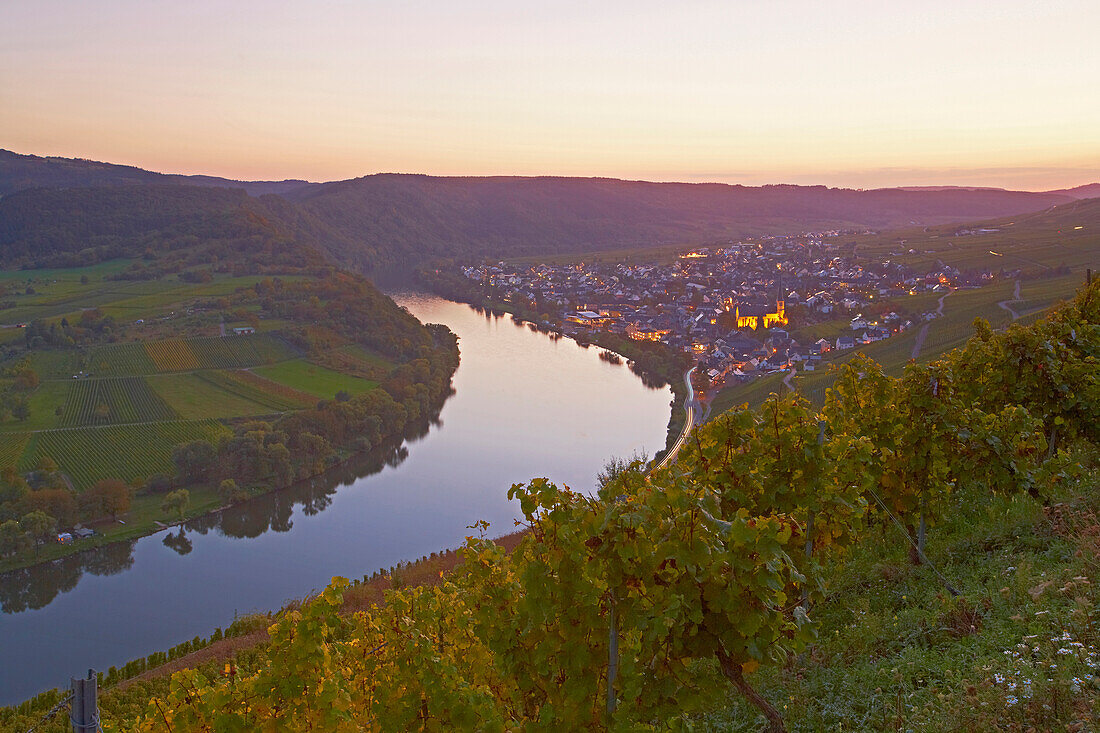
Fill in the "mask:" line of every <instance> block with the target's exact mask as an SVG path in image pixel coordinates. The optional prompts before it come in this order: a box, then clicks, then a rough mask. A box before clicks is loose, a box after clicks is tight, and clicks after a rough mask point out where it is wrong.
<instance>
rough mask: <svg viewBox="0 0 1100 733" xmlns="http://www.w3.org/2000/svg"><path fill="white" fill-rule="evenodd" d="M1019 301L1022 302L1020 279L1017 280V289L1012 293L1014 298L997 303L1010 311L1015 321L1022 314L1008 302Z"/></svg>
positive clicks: (1009, 313)
mask: <svg viewBox="0 0 1100 733" xmlns="http://www.w3.org/2000/svg"><path fill="white" fill-rule="evenodd" d="M1019 302H1020V281H1019V280H1017V281H1016V290H1015V291H1013V293H1012V300H1002V301H1001V302H999V303H997V305H999V306H1000V307H1001V308H1003V309H1005V310H1006V311H1008V315H1010V316H1012V320H1014V321H1015V320H1016V319H1017V318H1019V317H1020V314H1019V313H1017V312H1016V311H1014V310H1012V308H1010V307H1009V305H1008V304H1009V303H1019Z"/></svg>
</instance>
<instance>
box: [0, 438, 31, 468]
mask: <svg viewBox="0 0 1100 733" xmlns="http://www.w3.org/2000/svg"><path fill="white" fill-rule="evenodd" d="M30 439H31V434H30V433H0V466H14V465H15V464H16V463H18V462H19V457H20V456H22V455H23V450H24V449H25V448H26V447H27V441H29V440H30Z"/></svg>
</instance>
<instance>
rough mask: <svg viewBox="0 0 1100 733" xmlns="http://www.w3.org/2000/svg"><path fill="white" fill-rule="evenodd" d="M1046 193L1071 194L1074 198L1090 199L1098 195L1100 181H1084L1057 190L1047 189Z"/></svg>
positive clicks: (1099, 193)
mask: <svg viewBox="0 0 1100 733" xmlns="http://www.w3.org/2000/svg"><path fill="white" fill-rule="evenodd" d="M1047 193H1050V194H1060V195H1064V196H1072V197H1073V198H1075V199H1091V198H1096V197H1098V196H1100V183H1086V184H1085V185H1083V186H1075V187H1073V188H1061V189H1058V190H1057V191H1047Z"/></svg>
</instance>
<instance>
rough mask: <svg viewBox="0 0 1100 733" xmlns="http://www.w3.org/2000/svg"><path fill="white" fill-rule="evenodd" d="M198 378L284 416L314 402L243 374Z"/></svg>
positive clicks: (221, 373)
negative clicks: (284, 413)
mask: <svg viewBox="0 0 1100 733" xmlns="http://www.w3.org/2000/svg"><path fill="white" fill-rule="evenodd" d="M199 377H200V378H202V379H204V380H206V381H207V382H209V383H210V384H213V385H214V386H216V387H218V388H220V389H222V390H224V391H226V392H228V393H230V394H233V395H236V396H238V397H243V398H244V399H247V400H251V401H252V402H254V403H256V404H259V405H263V406H265V407H267V408H268V412H286V411H288V410H300V409H302V408H303V407H312V406H313V405H315V404H317V400H316V398H315V397H314V396H313V395H311V394H309V393H307V392H302V391H300V390H297V389H294V388H293V387H288V386H287V385H284V384H279V383H277V382H273V381H271V380H270V379H265V378H264V377H261V376H259V375H258V374H254V373H252V372H249V371H244V370H234V371H220V370H209V371H205V372H200V373H199Z"/></svg>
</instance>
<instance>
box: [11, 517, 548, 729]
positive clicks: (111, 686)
mask: <svg viewBox="0 0 1100 733" xmlns="http://www.w3.org/2000/svg"><path fill="white" fill-rule="evenodd" d="M525 534H526V530H521V531H519V532H513V533H510V534H507V535H503V536H501V537H498V538H496V539H494V540H493V541H494V542H495V543H497V544H498V545H500V546H501V547H503V548H504V549H505V551H507V552H511V551H512V550H514V549H515V547H516V546H517V545H518V544H519V542H520V540H521V539H522V538H523V536H524V535H525ZM462 561H463V560H462V556H461V554H460V551H459V550H458V549H448V550H443V551H439V552H433V553H432V554H431V555H428V556H423V557H421V558H419V559H417V560H412V561H408V562H401V563H398V564H397V565H395V566H393V567H390V568H380V569H379V570H377V571H375V572H374V573H372V574H371V575H369V576H368V575H364V576H363V577H362V578H361V579H355V580H353V581H352V583H351V585H350V586H349V587H348V589H347V590H346V591H345V593H344V600H343V606H342V608H341V613H342V614H343V615H345V616H347V615H351V614H353V613H356V612H358V611H365V610H367V609H369V608H372V607H374V606H378V605H381V604H383V603H385V593H386V591H387V590H391V589H395V588H414V587H421V586H434V585H438V584H439V583H441V582H442V581H443V579H444V577H445V576H446V575H447V574H448V573H451V572H453V571H454V570H455V569H456V568H457V567H458V566H459V565H461V564H462ZM310 597H311V596H306V597H304V598H301V599H295V600H293V601H290V602H288V603H286V604H285V605H284V606H283V607H282V608H280V609H279V610H277V611H272V612H268V613H255V614H248V615H246V616H241V617H238V618H236V619H233V621H232V623H230V624H228V625H227V626H226V627H225V629H224V630H223V629H222V628H218V629H216V630H215V631H214V632H213V634H211V635H210V636H209V637H196V638H195V639H193V640H191V641H188V642H184V643H183V644H180V645H177V646H175V647H172V648H171V649H167V650H164V651H159V652H151V653H150V654H149V655H148V656H145V657H139V658H137V659H134V660H131V661H130V662H127V663H126V664H122V665H119V666H118V667H111V668H110V669H109V670H97V671H98V672H99V675H100V706H101V708H102V710H103V711H111V712H114V713H116V714H118V713H121V712H122V711H123V710H127V709H131V708H133V707H135V706H141V705H144V704H145V703H146V702H147V701H148V700H149V699H150V698H152V697H153V696H154V695H164V693H165V691H166V689H167V684H168V679H169V678H170V677H171V675H172V674H174V673H176V672H178V671H180V670H184V669H196V670H199V671H201V672H203V673H204V674H207V675H219V674H224V670H225V669H226V668H229V667H230V666H232V668H234V669H236V668H237V667H238V666H240V667H241V668H242V669H243V668H245V667H246V666H247V663H248V660H249V659H250V658H251V656H252V655H254V654H256V653H258V652H261V651H262V650H263V648H264V647H265V645H266V643H267V641H268V631H267V630H268V627H269V626H270V625H271V624H272V623H274V622H275V620H276V619H277V618H278V617H279V616H280V615H282V614H285V613H291V612H293V611H295V610H296V609H298V608H300V607H301V606H302V605H303V604H304V603H306V602H308V600H309V598H310ZM64 694H65V692H64V691H63V690H60V689H55V690H47V691H44V692H42V693H40V694H38V695H35V696H34V697H33V698H30V699H28V700H26V701H24V702H22V703H16V704H13V705H10V706H7V707H0V723H4V724H9V725H12V726H14V728H13V729H22V728H24V727H26V725H27V724H30V722H32V721H33V720H36V719H37V718H38V716H39V715H41V713H42V712H44V711H46V710H47V709H49V708H50V707H52V706H53V705H54V704H55V703H56V702H57V701H58V700H61V699H62V698H63V696H64ZM25 721H26V722H25Z"/></svg>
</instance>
